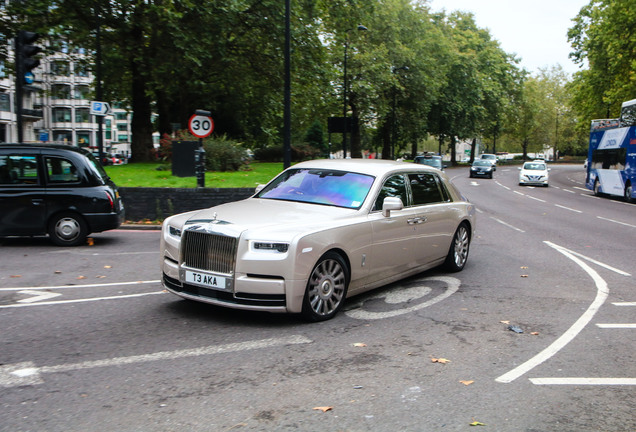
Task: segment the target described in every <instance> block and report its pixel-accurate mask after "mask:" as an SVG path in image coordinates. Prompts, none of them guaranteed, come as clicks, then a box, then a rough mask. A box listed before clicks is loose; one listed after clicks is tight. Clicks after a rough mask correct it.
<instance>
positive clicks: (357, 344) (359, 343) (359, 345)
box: [353, 342, 367, 347]
mask: <svg viewBox="0 0 636 432" xmlns="http://www.w3.org/2000/svg"><path fill="white" fill-rule="evenodd" d="M353 346H354V347H365V346H367V344H365V343H362V342H356V343H354V344H353Z"/></svg>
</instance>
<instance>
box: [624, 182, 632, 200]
mask: <svg viewBox="0 0 636 432" xmlns="http://www.w3.org/2000/svg"><path fill="white" fill-rule="evenodd" d="M633 192H634V190H633V189H632V184H631V183H627V184H626V185H625V201H627V202H628V203H633V202H634V198H632V193H633Z"/></svg>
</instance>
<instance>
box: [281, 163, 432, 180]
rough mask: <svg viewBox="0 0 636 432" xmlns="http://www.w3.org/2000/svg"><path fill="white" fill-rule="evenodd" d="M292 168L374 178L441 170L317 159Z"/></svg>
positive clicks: (417, 165)
mask: <svg viewBox="0 0 636 432" xmlns="http://www.w3.org/2000/svg"><path fill="white" fill-rule="evenodd" d="M292 168H314V169H333V170H340V171H352V172H357V173H360V174H368V175H373V176H378V175H381V174H384V173H388V172H394V171H406V170H410V171H429V172H436V173H439V170H437V169H435V168H433V167H429V166H427V165H421V164H415V163H412V162H397V161H393V160H384V159H316V160H311V161H306V162H300V163H298V164H296V165H294V166H292Z"/></svg>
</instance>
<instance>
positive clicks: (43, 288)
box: [0, 279, 161, 291]
mask: <svg viewBox="0 0 636 432" xmlns="http://www.w3.org/2000/svg"><path fill="white" fill-rule="evenodd" d="M160 282H161V280H159V279H157V280H149V281H136V282H109V283H99V284H84V285H54V286H43V287H12V288H0V291H20V290H24V289H30V290H53V289H71V288H101V287H109V286H120V285H122V286H123V285H141V284H153V283H160Z"/></svg>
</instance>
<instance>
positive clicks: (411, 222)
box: [406, 216, 426, 225]
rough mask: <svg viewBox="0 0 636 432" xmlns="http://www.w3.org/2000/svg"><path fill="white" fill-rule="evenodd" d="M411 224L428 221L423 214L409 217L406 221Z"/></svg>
mask: <svg viewBox="0 0 636 432" xmlns="http://www.w3.org/2000/svg"><path fill="white" fill-rule="evenodd" d="M406 222H407V223H408V224H409V225H415V224H421V223H424V222H426V217H424V216H422V217H416V218H413V219H408V220H407V221H406Z"/></svg>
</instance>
